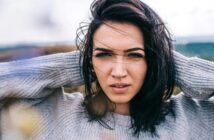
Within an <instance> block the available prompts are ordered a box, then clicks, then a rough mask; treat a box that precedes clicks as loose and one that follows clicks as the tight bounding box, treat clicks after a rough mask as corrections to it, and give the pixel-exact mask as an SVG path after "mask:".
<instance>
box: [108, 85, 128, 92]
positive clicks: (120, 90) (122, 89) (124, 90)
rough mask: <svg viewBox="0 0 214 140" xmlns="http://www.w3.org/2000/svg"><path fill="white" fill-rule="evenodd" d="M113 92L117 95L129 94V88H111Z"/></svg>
mask: <svg viewBox="0 0 214 140" xmlns="http://www.w3.org/2000/svg"><path fill="white" fill-rule="evenodd" d="M111 89H112V91H113V92H115V93H124V92H127V91H128V89H129V86H126V87H122V88H117V87H111Z"/></svg>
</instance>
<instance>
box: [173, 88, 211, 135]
mask: <svg viewBox="0 0 214 140" xmlns="http://www.w3.org/2000/svg"><path fill="white" fill-rule="evenodd" d="M171 100H172V102H173V103H174V104H175V107H174V111H175V113H176V117H177V118H179V117H180V118H182V119H183V120H185V121H186V123H187V124H189V126H190V127H191V128H193V127H197V131H200V130H202V129H203V130H205V131H211V130H212V131H214V128H213V126H214V98H210V99H208V100H197V99H193V98H191V97H188V96H186V95H185V94H184V93H182V92H181V93H180V94H178V95H176V96H173V97H172V99H171ZM195 129H196V128H194V130H195Z"/></svg>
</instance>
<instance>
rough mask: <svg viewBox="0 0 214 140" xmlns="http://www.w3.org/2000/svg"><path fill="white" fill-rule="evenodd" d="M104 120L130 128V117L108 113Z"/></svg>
mask: <svg viewBox="0 0 214 140" xmlns="http://www.w3.org/2000/svg"><path fill="white" fill-rule="evenodd" d="M105 120H106V121H107V122H108V121H109V122H110V123H112V124H115V125H119V126H125V127H130V126H131V117H130V116H129V115H121V114H118V113H115V112H108V113H107V115H106V117H105Z"/></svg>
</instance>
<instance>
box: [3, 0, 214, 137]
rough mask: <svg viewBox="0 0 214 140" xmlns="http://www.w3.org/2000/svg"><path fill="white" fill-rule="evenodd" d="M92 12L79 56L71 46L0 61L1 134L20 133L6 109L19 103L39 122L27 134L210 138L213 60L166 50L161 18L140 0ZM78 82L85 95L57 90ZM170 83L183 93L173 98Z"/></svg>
mask: <svg viewBox="0 0 214 140" xmlns="http://www.w3.org/2000/svg"><path fill="white" fill-rule="evenodd" d="M91 12H92V21H91V23H90V24H89V26H88V29H87V34H86V36H85V37H84V38H83V39H80V38H77V39H80V40H77V45H78V46H79V47H81V46H84V48H80V50H81V52H82V53H81V54H83V55H82V56H83V59H82V60H81V59H80V60H81V61H79V59H78V58H79V52H70V53H64V54H56V55H49V56H43V57H38V58H34V59H29V60H24V61H15V62H10V63H2V64H0V83H1V84H0V99H1V138H2V139H10V138H14V137H15V136H17V135H18V134H17V133H16V132H14V133H12V134H11V130H9V129H8V128H7V126H8V125H6V124H7V122H9V121H10V119H8V118H7V117H8V114H9V113H10V112H9V113H8V112H7V110H8V109H9V108H10V106H11V105H13V104H15V103H24V104H25V105H24V107H23V108H29V107H30V108H31V107H34V108H36V109H37V110H38V112H40V114H41V117H42V119H43V120H44V121H43V122H42V123H41V124H38V123H39V122H37V124H36V125H41V127H39V129H37V130H33V134H32V136H30V137H29V139H57V140H58V139H93V140H95V139H115V140H118V139H121V140H125V139H127V140H130V139H163V140H168V139H169V140H170V139H182V140H183V139H206V140H209V139H210V140H211V139H213V138H214V134H213V130H214V129H213V125H214V121H213V117H214V101H213V100H212V99H209V98H210V97H211V96H212V95H213V91H214V74H213V71H214V64H213V63H212V62H208V61H205V60H201V59H198V58H186V57H184V56H182V55H180V54H178V53H177V52H173V53H172V43H171V38H170V35H169V33H168V31H167V30H166V28H165V26H164V24H163V22H162V21H161V19H160V18H159V17H158V15H157V14H156V13H155V12H154V11H153V10H152V9H151V8H149V7H148V6H147V5H146V4H144V3H143V2H141V1H139V0H117V1H115V0H96V1H94V2H93V3H92V7H91ZM81 29H83V28H80V33H82V32H81V31H82V30H81ZM78 35H79V36H80V34H78ZM79 62H82V63H81V64H82V72H80V71H81V70H80V67H79ZM80 73H82V74H83V78H84V81H83V79H82V76H81V74H80ZM92 82H93V83H94V85H93V84H92ZM83 83H85V85H86V93H85V94H86V95H85V96H83V95H82V94H81V93H73V94H66V93H63V91H62V89H61V87H62V86H65V85H67V86H68V85H70V86H78V85H81V84H83ZM175 83H176V84H177V85H178V86H179V87H181V89H182V90H183V93H180V94H179V95H177V96H173V97H171V95H172V91H173V87H174V84H175ZM193 97H194V98H196V99H198V100H195V99H193ZM10 98H13V99H14V98H15V99H14V100H12V101H11V102H9V103H8V102H7V99H10ZM202 100H203V101H202ZM5 102H7V103H5Z"/></svg>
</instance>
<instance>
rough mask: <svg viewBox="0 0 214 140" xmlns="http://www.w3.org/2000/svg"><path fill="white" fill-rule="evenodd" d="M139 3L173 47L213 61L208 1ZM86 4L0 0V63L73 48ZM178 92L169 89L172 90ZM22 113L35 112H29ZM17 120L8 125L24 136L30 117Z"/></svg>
mask: <svg viewBox="0 0 214 140" xmlns="http://www.w3.org/2000/svg"><path fill="white" fill-rule="evenodd" d="M143 1H144V2H145V3H147V4H148V5H150V6H151V7H152V8H153V9H154V10H155V11H156V12H157V13H158V14H159V15H160V16H161V17H162V18H163V20H164V22H165V24H166V26H167V27H168V28H169V31H170V32H171V33H172V36H173V39H174V40H175V41H174V44H175V49H176V50H177V51H179V52H181V53H183V54H184V55H186V56H198V57H201V58H204V59H208V60H212V61H213V60H214V8H213V5H214V1H213V0H203V1H201V0H143ZM91 2H92V0H0V62H5V61H12V60H18V59H26V58H31V57H36V56H41V55H47V54H53V53H59V52H67V51H72V50H74V49H75V36H76V29H77V28H78V27H79V24H80V22H89V19H90V10H89V9H90V4H91ZM73 90H79V91H83V87H77V88H68V89H65V91H66V92H72V91H73ZM178 92H179V89H178V88H175V94H177V93H178ZM13 110H14V109H13ZM15 111H16V110H15ZM30 112H36V111H31V110H30ZM27 114H33V116H35V113H28V112H27ZM23 116H25V117H23ZM14 118H17V116H16V115H15V117H14ZM19 118H21V120H17V119H15V122H14V124H15V125H17V124H18V126H19V128H21V132H22V133H23V134H24V135H26V136H28V135H31V133H32V130H33V129H34V125H32V124H33V122H35V120H32V119H31V118H32V116H29V115H26V113H25V114H24V115H22V114H21V115H20V117H19ZM26 120H27V121H26ZM39 120H40V119H38V120H36V121H39ZM17 122H21V123H17ZM16 139H17V138H16Z"/></svg>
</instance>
